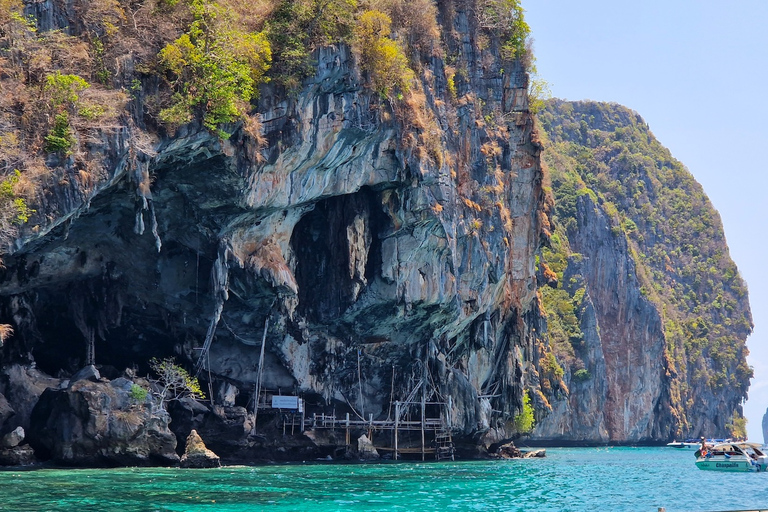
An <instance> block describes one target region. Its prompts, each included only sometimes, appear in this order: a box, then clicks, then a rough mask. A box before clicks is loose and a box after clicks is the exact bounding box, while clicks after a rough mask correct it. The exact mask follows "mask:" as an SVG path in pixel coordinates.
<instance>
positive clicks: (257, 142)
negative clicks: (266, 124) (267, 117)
mask: <svg viewBox="0 0 768 512" xmlns="http://www.w3.org/2000/svg"><path fill="white" fill-rule="evenodd" d="M243 134H244V135H245V136H246V137H247V138H250V139H251V141H252V142H250V141H248V140H246V146H245V147H246V153H247V155H248V159H249V160H250V161H251V162H254V163H261V162H262V161H263V160H264V157H263V155H262V154H261V150H262V149H264V148H265V147H266V146H267V139H266V137H264V134H263V133H262V132H261V119H260V118H259V114H254V115H251V116H245V117H244V118H243Z"/></svg>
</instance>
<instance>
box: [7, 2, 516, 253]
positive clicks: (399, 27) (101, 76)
mask: <svg viewBox="0 0 768 512" xmlns="http://www.w3.org/2000/svg"><path fill="white" fill-rule="evenodd" d="M471 7H472V8H471V9H470V11H468V12H471V13H472V16H471V21H470V22H471V24H473V25H474V26H476V27H478V28H479V32H482V34H483V35H482V38H483V41H484V43H483V44H484V45H486V47H487V45H488V41H489V40H494V41H497V43H496V44H497V45H498V48H497V51H498V53H499V54H500V55H501V58H502V60H504V59H506V60H511V59H519V60H521V61H522V62H524V63H528V62H529V61H530V56H529V55H528V52H529V49H528V47H527V46H526V44H527V40H528V36H529V32H530V30H529V28H528V25H527V24H526V23H525V20H524V16H523V10H522V8H521V6H520V2H519V0H476V4H474V5H472V6H471ZM36 9H37V10H36ZM57 9H58V10H57ZM46 11H51V12H53V11H55V12H56V13H58V14H55V15H52V16H45V17H43V18H44V19H42V20H37V19H35V17H34V16H33V15H32V13H35V12H46ZM59 11H60V12H59ZM437 20H438V4H436V3H435V2H434V1H432V0H412V1H406V0H359V1H358V0H256V1H254V2H240V1H237V0H143V1H140V2H136V1H128V0H94V1H92V2H85V3H84V2H79V3H78V2H76V3H74V4H67V5H66V6H62V7H55V8H54V5H53V3H51V4H50V5H49V4H48V3H46V2H37V3H35V4H34V6H33V5H32V3H24V2H22V1H21V0H3V1H2V2H0V69H1V70H2V71H3V73H2V74H0V88H2V91H3V95H2V98H0V179H3V178H4V177H9V176H11V174H12V173H14V172H15V171H16V170H18V171H19V173H20V174H19V175H18V179H15V181H14V190H13V194H15V197H18V198H20V199H22V200H24V201H26V202H28V203H29V204H31V205H34V204H36V203H37V202H38V201H40V200H41V199H40V196H41V195H42V194H43V192H42V189H43V188H44V187H45V186H46V185H45V183H49V182H50V181H51V180H50V179H49V177H50V174H51V173H52V172H54V171H56V170H57V169H58V170H59V171H61V172H68V173H71V174H73V176H76V179H77V181H78V186H79V187H81V188H83V189H88V188H89V187H91V186H92V185H93V184H94V183H95V174H97V173H98V168H99V163H98V162H94V161H93V159H92V158H90V157H89V156H88V153H89V151H92V150H93V148H89V147H87V146H88V144H91V143H92V141H94V140H96V139H98V138H99V137H100V136H101V135H100V133H103V132H105V131H109V130H114V129H115V127H117V126H127V127H129V128H130V130H132V131H135V130H146V131H149V132H157V133H158V134H159V135H163V134H164V133H171V134H172V133H173V132H174V131H175V130H176V129H177V128H178V127H180V126H182V125H185V124H187V123H199V124H202V125H203V126H204V127H206V128H207V129H209V130H211V131H212V132H214V133H216V134H217V135H219V136H220V137H221V138H228V137H229V136H230V135H231V133H232V131H233V130H236V129H237V127H238V126H239V123H242V125H243V126H244V132H246V133H247V134H248V135H250V136H252V137H255V138H256V139H259V138H260V137H261V135H260V124H259V120H258V116H256V115H254V111H255V110H256V108H255V107H256V105H254V102H255V101H256V100H258V97H259V93H260V90H261V89H263V88H264V86H265V84H268V83H271V84H273V89H276V94H277V95H280V96H283V97H290V96H292V95H294V94H295V93H296V92H297V90H298V89H299V88H300V87H301V85H302V82H303V81H304V80H305V79H306V78H308V77H309V76H310V75H311V74H313V73H314V72H315V62H314V60H313V58H314V57H313V55H316V54H315V53H314V52H315V51H316V50H318V49H320V48H322V47H324V46H328V45H332V44H347V45H350V46H351V47H352V48H353V53H354V55H355V56H356V59H357V61H358V64H359V67H360V71H361V75H362V76H361V78H362V82H361V83H362V85H363V86H364V87H368V88H370V89H372V90H374V91H376V92H378V93H379V94H380V95H381V96H382V99H384V100H388V101H390V102H391V103H393V110H395V111H396V112H395V113H396V116H397V120H398V121H399V122H400V123H401V124H402V125H403V126H404V127H405V128H406V129H407V130H411V131H415V132H418V135H417V136H415V137H409V138H406V137H404V138H403V141H404V143H408V144H411V145H412V147H423V148H425V151H424V154H427V155H429V157H430V158H431V159H432V160H434V161H437V162H441V161H442V158H443V157H442V155H440V154H439V152H438V151H437V150H436V149H435V148H436V140H438V139H439V137H440V134H441V130H440V128H439V126H438V123H437V122H436V120H435V119H434V115H432V114H431V110H430V109H428V108H426V104H427V101H428V100H427V96H428V95H426V94H425V93H424V90H423V84H421V83H420V82H419V80H418V79H419V78H422V77H420V76H419V75H420V73H421V72H422V71H423V69H424V64H425V63H428V62H429V60H430V59H431V58H432V57H435V56H442V55H443V54H444V52H445V48H446V46H447V43H446V40H447V39H448V38H450V37H453V36H452V35H451V34H444V33H442V31H441V30H440V28H439V25H438V21H437ZM64 23H67V24H66V25H62V24H64ZM451 59H452V60H453V61H455V59H456V56H452V57H451ZM445 71H446V73H445V74H446V79H447V81H448V82H449V89H450V91H451V95H452V96H451V97H452V98H453V99H454V100H456V99H457V97H456V94H457V92H456V90H457V89H456V88H457V86H456V80H455V75H456V70H454V69H453V68H450V67H447V68H446V70H445ZM433 79H434V77H430V80H433ZM270 91H273V90H270ZM273 92H274V91H273ZM464 94H466V91H465V93H464ZM394 103H397V105H394ZM488 108H490V107H488ZM91 145H92V144H91ZM144 149H149V150H150V151H151V149H150V148H144ZM54 157H55V158H54ZM65 170H66V171H65ZM67 179H68V180H71V178H67ZM54 181H57V180H54ZM59 181H60V179H59ZM12 210H13V209H11V210H10V211H11V215H13V211H12ZM15 218H16V219H18V218H19V217H15ZM3 222H4V225H10V224H12V222H11V221H10V220H6V221H3ZM6 238H7V237H6Z"/></svg>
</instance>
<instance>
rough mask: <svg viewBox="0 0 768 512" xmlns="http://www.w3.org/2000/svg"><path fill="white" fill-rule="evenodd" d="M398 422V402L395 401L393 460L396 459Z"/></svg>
mask: <svg viewBox="0 0 768 512" xmlns="http://www.w3.org/2000/svg"><path fill="white" fill-rule="evenodd" d="M399 424H400V402H395V460H397V429H398V426H399Z"/></svg>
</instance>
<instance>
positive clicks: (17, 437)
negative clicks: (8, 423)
mask: <svg viewBox="0 0 768 512" xmlns="http://www.w3.org/2000/svg"><path fill="white" fill-rule="evenodd" d="M22 441H24V428H23V427H16V428H15V429H13V430H12V431H10V432H8V433H7V434H5V435H4V436H3V438H2V440H0V446H2V447H3V448H15V447H17V446H19V445H20V444H21V442H22Z"/></svg>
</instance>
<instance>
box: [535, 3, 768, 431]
mask: <svg viewBox="0 0 768 512" xmlns="http://www.w3.org/2000/svg"><path fill="white" fill-rule="evenodd" d="M522 1H523V7H524V8H525V9H526V11H527V13H526V19H527V21H528V23H529V24H530V25H531V30H532V33H533V37H534V39H535V46H534V48H535V53H536V57H537V66H538V71H539V75H540V76H541V77H542V78H543V79H544V80H546V81H548V82H549V84H550V87H551V89H552V94H553V95H554V96H555V97H558V98H564V99H569V100H582V99H590V100H596V101H615V102H617V103H621V104H622V105H625V106H627V107H629V108H631V109H633V110H635V111H637V112H638V113H639V114H640V115H641V116H642V117H643V118H644V119H645V120H646V121H647V122H648V124H649V125H650V127H651V131H653V133H654V135H655V136H656V137H657V138H658V139H659V141H660V142H661V143H662V144H663V145H665V146H666V147H668V148H669V149H670V151H671V152H672V154H673V156H674V157H675V158H677V159H678V160H680V161H681V162H683V163H684V164H685V165H686V166H687V167H688V169H689V170H690V171H691V173H692V174H693V175H694V176H695V177H696V180H697V181H699V183H701V184H702V186H703V187H704V190H705V192H706V193H707V195H708V196H709V198H710V200H711V201H712V203H713V204H714V206H715V208H717V210H718V211H719V212H720V215H721V217H722V220H723V224H724V227H725V234H726V237H727V240H728V245H729V247H730V251H731V257H732V258H733V260H734V261H735V262H736V264H737V265H738V267H739V270H740V272H741V275H742V277H743V278H744V279H745V280H746V281H747V284H748V285H749V295H750V303H751V306H752V316H753V319H754V323H755V331H754V333H753V334H752V336H750V338H749V340H748V342H747V345H748V347H749V349H750V351H751V354H750V357H749V364H750V365H751V366H752V367H753V368H754V371H755V378H754V379H753V380H752V385H751V387H750V391H749V400H748V401H747V403H746V404H745V407H744V410H745V415H746V416H747V419H748V420H749V423H748V425H747V428H748V432H749V438H750V439H751V440H753V441H760V442H762V441H763V438H762V427H761V422H762V417H763V414H765V412H766V409H767V408H768V346H767V345H766V342H765V337H766V336H767V335H768V325H767V324H766V322H767V321H768V320H767V319H768V272H767V271H766V268H767V267H768V260H766V259H765V256H766V255H767V254H768V243H767V242H766V229H765V221H766V220H768V186H767V185H768V173H766V172H765V170H764V167H765V161H766V158H768V156H766V154H765V153H766V152H768V102H767V101H766V95H767V94H768V1H767V0H734V1H732V2H722V1H717V2H716V1H713V0H644V1H642V2H622V1H616V0H580V1H578V2H575V1H573V0H522ZM766 441H768V440H766Z"/></svg>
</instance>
